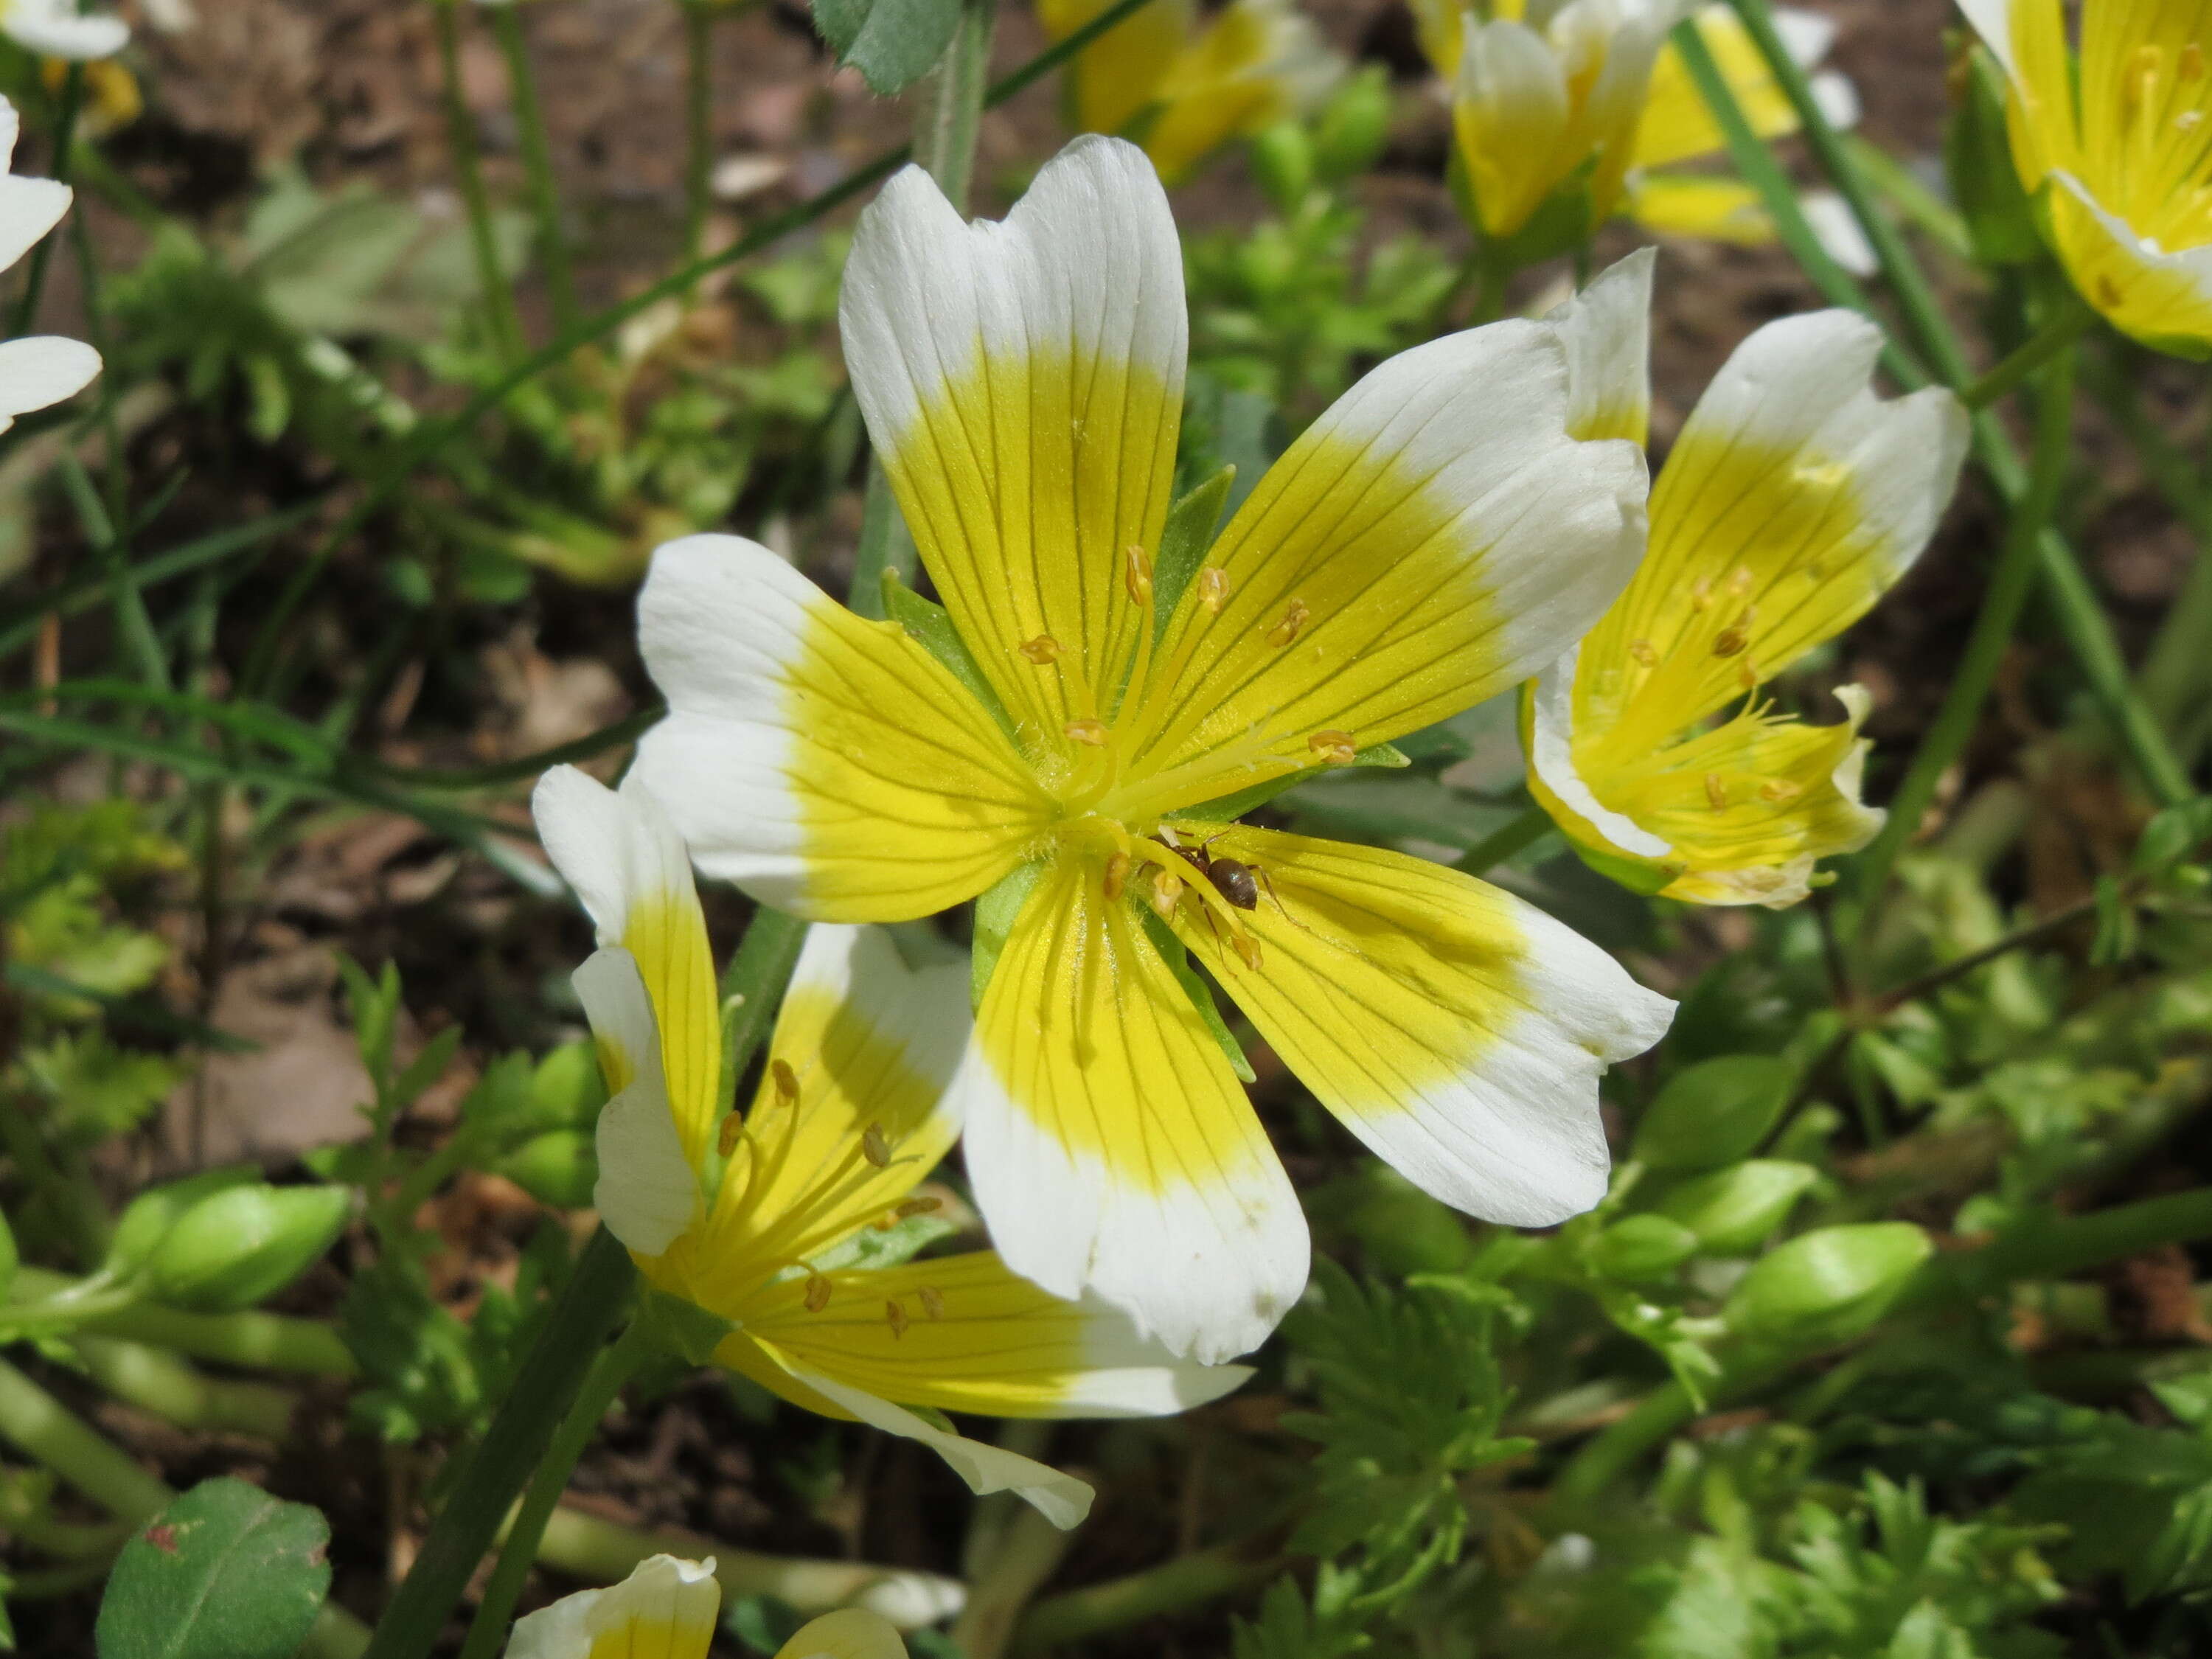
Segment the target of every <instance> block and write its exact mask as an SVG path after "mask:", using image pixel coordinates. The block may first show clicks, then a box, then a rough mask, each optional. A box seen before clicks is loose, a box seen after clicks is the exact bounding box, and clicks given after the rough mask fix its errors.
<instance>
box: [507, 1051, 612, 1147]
mask: <svg viewBox="0 0 2212 1659" xmlns="http://www.w3.org/2000/svg"><path fill="white" fill-rule="evenodd" d="M606 1103H607V1089H606V1084H605V1080H604V1079H601V1077H600V1076H599V1053H598V1051H597V1050H596V1049H595V1048H592V1045H591V1044H590V1043H589V1042H565V1043H563V1044H562V1045H561V1047H559V1048H556V1049H554V1050H553V1051H552V1052H551V1053H550V1054H547V1055H546V1056H545V1058H544V1059H543V1060H539V1061H538V1068H537V1070H536V1071H535V1072H533V1073H532V1074H531V1079H530V1107H529V1111H528V1113H527V1115H526V1121H527V1122H528V1124H529V1126H530V1127H532V1128H533V1129H574V1128H585V1129H588V1128H589V1127H591V1126H592V1123H593V1122H594V1121H597V1120H598V1118H599V1108H600V1107H602V1106H604V1105H605V1104H606Z"/></svg>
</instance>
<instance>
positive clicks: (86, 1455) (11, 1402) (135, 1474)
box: [0, 1359, 176, 1523]
mask: <svg viewBox="0 0 2212 1659" xmlns="http://www.w3.org/2000/svg"><path fill="white" fill-rule="evenodd" d="M0 1436H4V1437H6V1438H7V1439H9V1441H11V1442H13V1443H15V1445H16V1446H17V1447H18V1448H20V1449H21V1450H22V1451H24V1452H25V1453H27V1455H30V1456H31V1457H33V1458H34V1459H36V1460H37V1461H38V1462H41V1463H43V1464H45V1465H46V1467H47V1468H50V1469H52V1471H53V1472H54V1473H55V1474H58V1475H59V1476H61V1478H62V1479H63V1480H66V1481H68V1482H69V1483H70V1485H71V1486H75V1487H76V1489H77V1490H78V1491H79V1492H82V1493H83V1494H84V1495H85V1496H86V1497H88V1498H91V1499H92V1500H93V1501H94V1502H95V1503H97V1504H102V1505H104V1506H105V1507H106V1508H107V1509H108V1510H112V1511H113V1512H114V1514H115V1515H116V1516H118V1517H119V1518H120V1519H122V1520H125V1521H129V1522H134V1523H135V1522H142V1521H146V1520H149V1519H151V1518H152V1517H153V1516H156V1515H158V1514H160V1513H161V1510H162V1508H163V1507H164V1506H165V1505H166V1504H167V1503H168V1501H169V1500H170V1499H171V1498H174V1497H175V1496H176V1494H175V1493H174V1492H172V1491H170V1490H169V1488H168V1487H167V1486H166V1485H164V1484H163V1483H162V1482H161V1480H159V1479H157V1478H156V1477H155V1476H153V1475H150V1474H147V1473H146V1471H145V1470H143V1469H142V1468H139V1467H138V1465H137V1461H136V1460H134V1459H133V1458H131V1456H130V1455H128V1454H127V1453H125V1451H124V1450H123V1449H121V1448H120V1447H118V1446H117V1445H116V1444H115V1443H113V1442H112V1441H110V1440H108V1439H107V1438H106V1437H105V1436H103V1435H102V1434H100V1432H99V1431H97V1430H96V1429H94V1428H93V1426H92V1425H90V1424H88V1423H87V1422H85V1421H84V1420H83V1419H82V1418H80V1417H78V1416H77V1415H76V1413H74V1412H72V1411H70V1408H69V1407H66V1406H64V1405H63V1404H62V1402H61V1401H58V1400H57V1399H55V1398H54V1397H53V1395H50V1394H48V1393H47V1392H46V1390H45V1389H42V1388H40V1386H39V1385H38V1384H37V1383H33V1381H31V1379H30V1378H29V1377H27V1376H24V1375H23V1373H22V1372H21V1371H19V1370H16V1369H15V1367H14V1366H13V1365H11V1364H9V1363H8V1362H7V1361H6V1360H4V1359H0Z"/></svg>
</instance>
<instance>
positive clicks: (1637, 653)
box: [1628, 640, 1659, 668]
mask: <svg viewBox="0 0 2212 1659" xmlns="http://www.w3.org/2000/svg"><path fill="white" fill-rule="evenodd" d="M1628 654H1629V655H1630V656H1632V657H1633V658H1635V659H1636V660H1637V661H1638V662H1640V663H1642V664H1643V665H1644V666H1645V667H1646V668H1656V667H1657V666H1658V665H1659V647H1657V646H1656V645H1654V644H1652V643H1651V641H1649V640H1631V641H1629V642H1628Z"/></svg>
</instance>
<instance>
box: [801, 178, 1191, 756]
mask: <svg viewBox="0 0 2212 1659" xmlns="http://www.w3.org/2000/svg"><path fill="white" fill-rule="evenodd" d="M838 319H839V326H840V328H841V330H842V333H843V337H844V342H845V361H846V365H847V367H848V369H849V370H850V372H851V374H852V377H853V390H854V395H855V396H856V397H857V398H859V400H860V409H861V411H862V413H863V414H865V415H866V417H867V422H868V431H869V434H870V435H871V437H872V439H873V440H874V441H875V445H876V449H877V453H878V454H879V455H880V456H881V457H882V458H883V462H884V471H886V472H887V474H888V475H889V476H890V480H891V484H892V487H893V489H895V490H896V493H897V496H898V501H899V505H900V507H902V509H903V510H904V512H905V514H906V521H907V524H908V527H909V528H910V529H911V530H912V531H913V532H914V538H915V545H916V546H917V547H918V548H919V549H920V550H921V559H922V562H923V564H924V565H925V566H927V568H928V571H929V574H930V575H931V576H932V577H933V579H934V580H935V581H936V584H937V590H938V592H939V596H940V597H941V598H942V599H944V601H945V608H946V609H947V610H948V611H951V614H952V619H953V622H954V623H955V624H956V625H957V627H958V628H959V630H960V634H961V636H962V638H963V639H964V640H965V641H967V642H968V645H969V648H970V649H971V650H972V651H973V652H974V653H975V658H976V660H977V662H978V663H979V664H980V665H981V668H982V671H983V673H984V675H985V676H986V677H987V678H988V679H989V680H990V682H991V684H992V685H993V686H994V687H995V688H996V689H997V690H998V693H999V696H1000V700H1001V701H1002V702H1004V703H1005V704H1006V708H1007V709H1008V710H1009V711H1010V712H1011V713H1012V715H1013V717H1014V719H1015V721H1016V723H1017V724H1018V726H1019V727H1020V728H1021V732H1022V740H1023V743H1024V746H1025V747H1026V748H1027V749H1028V750H1030V752H1031V753H1032V754H1036V755H1040V756H1060V757H1066V755H1067V754H1068V753H1069V752H1070V751H1069V744H1070V741H1071V740H1070V738H1068V736H1067V727H1068V726H1069V725H1070V724H1071V723H1072V722H1074V721H1078V720H1097V719H1099V718H1101V717H1102V716H1103V715H1105V714H1109V713H1110V706H1111V703H1112V700H1113V696H1114V694H1115V691H1116V690H1117V689H1118V688H1119V686H1120V685H1121V682H1122V680H1123V678H1125V677H1126V676H1127V673H1128V671H1129V667H1130V664H1131V662H1132V661H1133V658H1134V655H1135V653H1136V650H1137V647H1138V645H1139V641H1140V640H1148V639H1149V637H1150V632H1151V630H1150V627H1149V614H1150V613H1149V611H1148V610H1147V609H1146V608H1144V607H1142V606H1140V605H1139V604H1138V603H1137V602H1136V600H1135V599H1133V598H1132V596H1131V582H1130V579H1129V574H1128V563H1129V554H1128V550H1129V549H1130V548H1132V547H1135V548H1138V549H1140V550H1144V551H1145V552H1146V554H1148V555H1149V554H1150V553H1152V552H1156V551H1157V550H1158V546H1159V539H1160V531H1161V527H1162V526H1163V525H1164V522H1165V520H1166V517H1167V507H1168V494H1169V490H1170V486H1171V485H1172V483H1173V480H1174V474H1175V455H1176V433H1177V430H1178V429H1179V428H1180V426H1181V423H1182V380H1183V358H1184V355H1185V343H1186V338H1187V335H1188V321H1187V319H1186V316H1185V313H1184V307H1183V289H1182V244H1181V243H1180V242H1179V241H1178V240H1176V231H1175V222H1174V220H1173V218H1172V217H1171V216H1170V214H1169V212H1168V204H1167V197H1166V195H1165V194H1164V192H1163V191H1161V189H1160V184H1159V180H1158V178H1157V177H1156V176H1155V175H1154V173H1153V171H1152V163H1151V162H1150V161H1146V159H1145V156H1144V154H1143V152H1141V151H1139V150H1138V149H1135V148H1133V146H1131V145H1129V144H1126V143H1122V142H1121V141H1120V140H1119V139H1114V138H1100V137H1085V138H1078V139H1076V140H1075V141H1074V142H1073V143H1071V144H1069V145H1068V146H1067V148H1066V149H1063V150H1062V151H1060V154H1059V155H1057V156H1055V157H1054V158H1053V160H1051V161H1048V162H1047V163H1046V164H1045V166H1044V167H1043V168H1042V170H1041V171H1040V172H1039V173H1038V174H1037V176H1036V182H1035V183H1034V184H1032V185H1030V189H1029V192H1028V194H1026V195H1025V196H1024V197H1022V199H1021V201H1020V202H1019V203H1018V204H1016V205H1015V208H1014V210H1013V211H1012V213H1011V214H1009V215H1008V216H1006V221H1005V222H1003V223H1000V224H991V223H987V222H978V223H975V224H972V225H963V223H962V222H960V216H959V215H958V214H957V213H956V212H954V210H952V208H951V204H948V203H947V202H946V201H945V197H943V195H942V194H940V193H939V191H938V188H937V185H935V184H934V183H933V181H932V180H931V179H930V178H929V175H928V174H927V173H923V172H922V171H921V169H920V168H918V167H909V168H908V169H907V170H906V171H905V172H903V173H900V174H898V175H897V176H896V178H894V179H892V180H891V181H890V183H889V184H887V185H884V190H883V193H882V194H881V195H880V196H879V197H877V199H876V200H875V202H874V203H873V204H872V205H871V206H870V207H869V209H868V210H867V211H866V213H865V214H863V215H862V216H861V218H860V229H859V230H858V232H857V233H856V234H855V235H854V242H853V252H852V257H851V258H850V259H849V260H848V262H847V264H846V266H845V288H844V295H843V299H842V302H841V305H840V308H839V312H838ZM1040 639H1042V640H1045V641H1049V642H1050V646H1051V647H1056V648H1057V649H1058V650H1059V651H1060V653H1062V654H1061V655H1060V657H1059V658H1058V659H1056V660H1048V661H1046V662H1044V663H1042V664H1040V663H1038V662H1036V661H1034V660H1031V659H1029V658H1025V657H1024V656H1023V655H1022V654H1021V650H1020V647H1022V646H1024V644H1032V645H1034V642H1035V641H1038V640H1040ZM1035 648H1036V650H1037V651H1039V652H1042V651H1043V650H1045V649H1047V648H1048V647H1035Z"/></svg>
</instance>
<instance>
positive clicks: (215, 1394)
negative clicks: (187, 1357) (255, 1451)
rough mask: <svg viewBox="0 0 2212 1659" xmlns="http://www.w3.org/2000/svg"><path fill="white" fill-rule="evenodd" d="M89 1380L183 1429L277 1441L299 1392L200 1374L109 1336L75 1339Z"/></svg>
mask: <svg viewBox="0 0 2212 1659" xmlns="http://www.w3.org/2000/svg"><path fill="white" fill-rule="evenodd" d="M75 1346H76V1352H77V1355H78V1358H81V1359H82V1361H83V1362H84V1369H85V1371H86V1373H87V1374H88V1376H91V1378H92V1380H93V1381H94V1382H95V1383H99V1384H100V1387H101V1388H103V1389H106V1390H107V1391H108V1393H110V1394H112V1395H115V1396H116V1398H118V1400H127V1401H130V1402H131V1404H132V1405H134V1406H137V1407H140V1408H142V1409H143V1410H145V1411H149V1412H152V1413H154V1414H155V1416H157V1417H161V1418H166V1419H167V1420H168V1421H170V1422H172V1423H174V1424H176V1425H178V1426H179V1428H185V1429H212V1430H219V1431H230V1432H232V1433H235V1434H250V1435H253V1436H255V1437H258V1438H259V1439H263V1440H269V1441H282V1440H283V1438H284V1437H285V1436H286V1435H287V1434H288V1433H289V1432H290V1431H291V1426H292V1413H293V1412H294V1410H295V1408H296V1407H298V1406H299V1403H300V1401H299V1396H298V1395H295V1394H293V1393H291V1392H290V1391H289V1390H288V1389H275V1388H271V1387H270V1386H269V1385H268V1384H267V1383H247V1382H241V1381H234V1380H232V1379H229V1378H227V1377H213V1376H204V1375H202V1374H201V1373H200V1372H199V1371H197V1370H195V1369H193V1367H192V1366H191V1365H190V1364H187V1363H186V1362H185V1361H184V1360H182V1359H179V1358H177V1356H176V1355H174V1354H173V1353H169V1352H165V1351H164V1350H162V1349H160V1348H154V1347H149V1346H146V1345H145V1344H144V1343H143V1342H125V1341H123V1340H119V1339H118V1338H115V1337H112V1336H83V1335H80V1336H78V1337H77V1338H76V1340H75Z"/></svg>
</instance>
